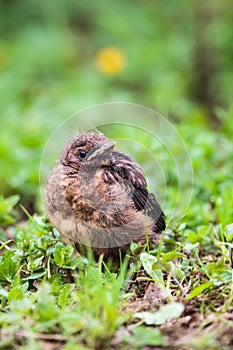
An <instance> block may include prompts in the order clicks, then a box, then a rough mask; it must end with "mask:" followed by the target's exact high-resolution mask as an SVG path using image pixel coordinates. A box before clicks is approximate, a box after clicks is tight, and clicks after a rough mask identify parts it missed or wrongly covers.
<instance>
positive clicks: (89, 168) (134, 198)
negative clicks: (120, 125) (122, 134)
mask: <svg viewBox="0 0 233 350" xmlns="http://www.w3.org/2000/svg"><path fill="white" fill-rule="evenodd" d="M45 204H46V209H47V213H48V216H49V219H50V221H51V222H52V223H53V224H54V226H56V227H57V229H58V230H59V232H60V234H61V238H62V240H63V241H65V242H69V243H72V244H73V245H74V246H75V248H76V249H77V250H78V251H81V252H82V251H84V250H85V247H86V246H91V247H92V249H93V253H94V256H95V257H96V258H98V256H99V255H100V254H102V253H103V254H104V255H105V256H106V257H107V258H108V257H109V258H111V259H113V260H117V259H118V257H119V249H121V250H122V252H123V253H124V252H126V251H127V249H128V248H129V245H130V243H131V242H141V243H145V241H146V232H148V239H149V243H150V244H151V245H155V244H156V243H158V241H159V238H160V236H161V232H162V231H163V230H164V229H165V221H164V214H163V212H162V209H161V207H160V205H159V204H158V202H157V201H156V199H155V197H154V195H153V194H152V193H149V192H148V190H147V183H146V180H145V177H144V171H143V169H142V168H141V167H140V166H139V165H138V164H137V163H135V162H134V161H133V159H132V158H131V157H129V156H128V155H126V154H124V153H122V152H120V151H117V150H115V149H114V143H113V142H110V141H109V140H108V139H107V138H106V137H105V136H104V135H101V134H98V133H94V132H85V133H82V134H80V135H78V136H76V137H75V138H74V139H72V140H71V141H70V142H68V144H67V145H66V146H65V147H64V149H63V150H62V152H61V155H60V158H59V159H58V161H57V162H56V165H55V166H54V168H53V169H52V171H51V173H50V175H49V176H48V184H47V187H46V191H45Z"/></svg>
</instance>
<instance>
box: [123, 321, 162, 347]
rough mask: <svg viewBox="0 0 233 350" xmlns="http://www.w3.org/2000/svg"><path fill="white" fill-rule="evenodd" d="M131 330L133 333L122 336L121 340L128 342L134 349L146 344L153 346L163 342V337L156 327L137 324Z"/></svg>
mask: <svg viewBox="0 0 233 350" xmlns="http://www.w3.org/2000/svg"><path fill="white" fill-rule="evenodd" d="M132 332H133V335H127V336H123V337H122V340H123V341H124V342H126V343H127V344H130V345H131V346H132V347H133V348H134V349H135V348H136V349H141V348H142V347H144V346H146V345H148V346H153V345H162V344H163V337H162V335H161V333H160V331H159V330H158V329H156V328H148V327H145V326H138V327H135V328H133V330H132Z"/></svg>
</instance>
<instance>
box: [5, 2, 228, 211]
mask: <svg viewBox="0 0 233 350" xmlns="http://www.w3.org/2000/svg"><path fill="white" fill-rule="evenodd" d="M232 23H233V6H232V1H230V0H222V1H221V2H220V1H214V0H213V1H211V0H207V1H205V2H203V1H198V0H197V1H193V2H188V1H186V0H180V1H175V0H170V1H152V0H151V1H150V0H146V1H142V0H135V1H129V0H126V1H122V0H120V1H113V0H108V1H107V0H101V1H98V2H97V1H96V2H93V1H91V0H86V1H85V2H84V1H77V0H68V1H65V0H58V1H45V0H41V1H39V0H21V1H16V0H1V1H0V31H1V37H0V101H1V103H0V193H2V194H3V195H4V196H9V195H11V194H16V193H17V194H19V195H20V196H21V203H22V204H23V205H24V206H25V207H26V208H27V209H28V210H29V211H30V212H33V211H34V210H35V209H37V210H38V209H39V208H40V199H39V198H40V197H39V185H38V181H39V163H40V159H41V155H42V151H43V148H44V146H45V144H46V142H47V140H48V137H49V136H50V134H51V132H52V131H53V130H54V129H55V128H56V127H57V125H58V124H59V123H60V122H61V121H63V120H65V119H66V118H67V117H69V116H70V115H72V114H74V113H76V112H77V111H78V110H80V109H83V108H87V107H90V106H92V105H95V104H99V103H105V102H111V101H124V102H132V103H139V104H142V105H145V106H148V107H150V108H153V109H155V110H157V111H159V112H160V113H161V114H163V115H165V116H166V117H167V118H169V119H170V120H171V121H172V122H173V123H175V125H176V126H177V128H178V130H179V132H180V133H181V135H182V137H183V138H184V140H185V141H186V143H187V146H188V148H189V151H190V155H191V158H192V162H193V166H194V171H195V176H196V181H195V184H194V195H197V196H201V197H202V198H203V199H207V198H209V197H210V194H211V193H213V191H216V192H218V191H219V186H220V187H221V186H222V182H223V179H224V184H225V185H224V186H225V187H224V188H225V189H224V191H225V192H226V195H227V193H229V189H230V188H231V185H230V184H231V183H232V182H231V181H232V175H231V174H232V173H233V171H232V170H233V169H232V162H231V159H232V152H233V151H232V141H231V137H232V132H233V126H232V125H233V123H232V121H231V119H232V117H233V110H232V106H231V103H232V91H233V28H232ZM165 172H166V173H167V174H168V178H169V176H170V178H171V177H172V169H165ZM198 174H202V175H201V177H200V176H198ZM213 174H214V179H212V178H213ZM211 179H212V180H211ZM171 184H172V180H171ZM225 192H224V193H225ZM231 192H232V190H231Z"/></svg>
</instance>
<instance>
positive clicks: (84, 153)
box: [78, 149, 87, 159]
mask: <svg viewBox="0 0 233 350" xmlns="http://www.w3.org/2000/svg"><path fill="white" fill-rule="evenodd" d="M78 155H79V158H81V159H83V158H85V157H86V155H87V152H86V151H84V149H82V150H81V151H80V152H79V154H78Z"/></svg>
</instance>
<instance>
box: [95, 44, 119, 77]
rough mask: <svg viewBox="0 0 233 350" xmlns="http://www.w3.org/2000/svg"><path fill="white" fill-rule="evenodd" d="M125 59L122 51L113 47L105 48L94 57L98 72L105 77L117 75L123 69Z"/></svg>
mask: <svg viewBox="0 0 233 350" xmlns="http://www.w3.org/2000/svg"><path fill="white" fill-rule="evenodd" d="M125 62H126V58H125V55H124V54H123V52H122V51H120V50H119V49H117V48H115V47H111V46H110V47H106V48H104V49H102V50H100V51H99V52H98V53H97V55H96V64H97V67H98V68H99V70H100V71H101V72H102V73H104V74H107V75H117V74H118V73H120V72H121V71H122V70H123V69H124V67H125Z"/></svg>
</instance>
